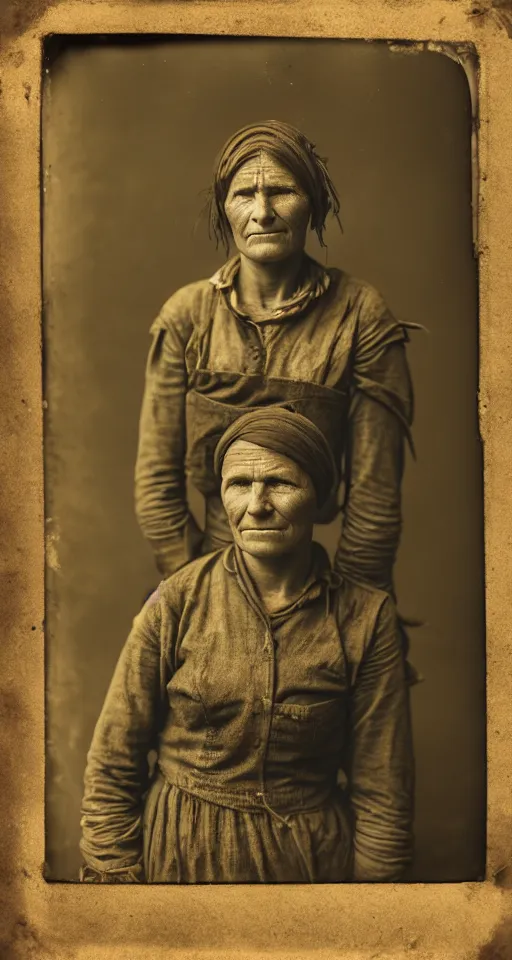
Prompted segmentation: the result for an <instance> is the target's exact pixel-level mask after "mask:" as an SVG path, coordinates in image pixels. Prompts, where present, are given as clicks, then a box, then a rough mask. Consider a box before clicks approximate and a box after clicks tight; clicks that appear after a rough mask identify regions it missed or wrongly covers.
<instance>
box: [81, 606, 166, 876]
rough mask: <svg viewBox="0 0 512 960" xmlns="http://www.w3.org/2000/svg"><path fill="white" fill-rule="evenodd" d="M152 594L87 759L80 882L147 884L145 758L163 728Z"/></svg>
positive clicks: (157, 612) (129, 642)
mask: <svg viewBox="0 0 512 960" xmlns="http://www.w3.org/2000/svg"><path fill="white" fill-rule="evenodd" d="M160 621H161V613H160V604H159V603H158V602H157V599H156V597H155V595H153V598H151V599H150V600H149V601H148V603H147V604H146V606H145V607H144V609H143V610H142V611H141V613H140V614H139V615H138V616H137V617H136V619H135V621H134V624H133V628H132V630H131V633H130V635H129V637H128V640H127V642H126V644H125V646H124V649H123V651H122V653H121V656H120V658H119V661H118V663H117V667H116V669H115V672H114V676H113V679H112V682H111V684H110V688H109V690H108V693H107V696H106V699H105V702H104V705H103V709H102V711H101V715H100V718H99V720H98V723H97V725H96V729H95V731H94V736H93V740H92V744H91V748H90V750H89V753H88V757H87V767H86V772H85V791H84V797H83V803H82V820H81V827H82V840H81V843H80V848H81V851H82V855H83V858H84V863H85V869H84V870H83V871H82V876H81V879H83V880H87V879H89V878H91V879H95V880H97V879H99V880H100V882H116V881H128V882H129V881H130V880H142V879H143V868H142V809H143V795H144V793H145V791H146V789H147V786H148V774H149V765H148V753H149V751H150V750H151V749H153V748H154V747H155V746H156V740H157V736H158V732H159V730H160V728H161V725H162V722H163V708H164V700H163V683H162V681H163V679H164V673H165V671H163V673H162V672H161V671H162V667H161V665H162V664H164V663H165V661H164V659H163V658H162V657H161V653H160V651H161V646H160Z"/></svg>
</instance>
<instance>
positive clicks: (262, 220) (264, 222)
mask: <svg viewBox="0 0 512 960" xmlns="http://www.w3.org/2000/svg"><path fill="white" fill-rule="evenodd" d="M274 218H275V214H274V210H273V207H272V198H271V197H269V195H268V194H267V193H265V192H264V191H263V190H257V191H256V194H255V197H254V206H253V210H252V215H251V219H252V220H254V222H255V223H258V224H260V225H261V226H268V224H269V223H272V221H273V220H274Z"/></svg>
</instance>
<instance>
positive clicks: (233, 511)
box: [221, 489, 247, 520]
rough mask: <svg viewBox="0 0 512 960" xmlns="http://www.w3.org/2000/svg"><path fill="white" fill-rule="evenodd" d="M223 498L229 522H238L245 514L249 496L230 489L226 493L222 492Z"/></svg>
mask: <svg viewBox="0 0 512 960" xmlns="http://www.w3.org/2000/svg"><path fill="white" fill-rule="evenodd" d="M221 496H222V502H223V504H224V509H225V511H226V513H227V515H228V519H229V520H236V519H237V517H239V516H241V515H243V514H244V513H245V507H246V501H247V496H244V494H243V493H241V492H237V491H236V490H233V489H230V490H227V491H225V492H224V493H222V491H221Z"/></svg>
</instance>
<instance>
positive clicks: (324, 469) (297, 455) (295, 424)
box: [214, 405, 338, 507]
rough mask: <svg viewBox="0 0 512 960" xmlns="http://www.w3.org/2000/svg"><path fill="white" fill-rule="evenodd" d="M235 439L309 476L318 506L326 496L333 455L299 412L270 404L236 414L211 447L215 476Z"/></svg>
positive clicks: (331, 479)
mask: <svg viewBox="0 0 512 960" xmlns="http://www.w3.org/2000/svg"><path fill="white" fill-rule="evenodd" d="M236 440H246V441H247V442H248V443H255V444H257V445H258V446H259V447H264V448H265V449H266V450H273V451H274V453H280V454H282V455H283V456H284V457H288V459H289V460H293V462H294V463H296V464H297V465H298V466H299V467H300V468H301V469H302V470H304V472H305V473H307V474H308V476H309V477H311V480H312V482H313V486H314V488H315V492H316V496H317V503H318V506H319V507H321V506H323V505H324V504H325V503H326V502H327V500H328V499H329V496H330V494H331V493H332V491H333V489H334V487H335V484H336V483H337V480H338V471H337V469H336V465H335V462H334V458H333V456H332V453H331V450H330V447H329V444H328V443H327V440H326V439H325V437H324V435H323V433H322V431H321V430H319V429H318V427H316V426H315V424H314V423H312V422H311V420H308V419H307V417H303V416H302V414H301V413H295V412H294V411H293V410H291V409H289V408H287V407H284V406H277V405H275V406H274V405H273V406H269V407H262V408H261V409H260V410H254V411H251V412H250V413H245V414H243V415H242V416H241V417H238V418H237V419H236V420H235V421H234V422H233V423H232V424H231V426H230V427H228V429H227V430H226V431H225V433H223V435H222V437H221V438H220V440H219V443H218V444H217V447H216V450H215V457H214V467H215V473H216V474H217V476H218V477H219V478H220V477H221V475H222V464H223V461H224V457H225V456H226V453H227V451H228V449H229V447H230V446H231V444H232V443H234V442H235V441H236Z"/></svg>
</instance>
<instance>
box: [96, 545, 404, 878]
mask: <svg viewBox="0 0 512 960" xmlns="http://www.w3.org/2000/svg"><path fill="white" fill-rule="evenodd" d="M152 749H155V750H156V751H157V755H158V767H159V769H160V771H161V773H162V774H163V776H164V777H165V778H166V780H167V781H168V782H169V783H171V784H174V785H176V786H177V787H179V788H181V789H183V790H185V791H187V792H188V793H191V794H193V795H194V796H196V797H199V798H202V799H204V800H207V801H209V802H210V803H215V804H219V805H221V806H228V807H232V808H234V809H240V810H249V811H261V810H263V809H266V810H267V811H270V812H273V813H275V814H276V815H283V814H290V813H294V812H299V811H304V810H310V809H316V808H319V807H321V806H322V804H323V803H325V802H326V801H328V800H329V798H332V797H333V794H334V793H335V792H336V791H338V790H339V783H338V782H339V771H340V769H341V770H342V771H343V780H344V781H345V792H344V794H343V796H344V802H346V805H347V810H348V811H349V816H350V819H351V822H352V823H353V850H354V879H357V880H389V879H396V878H397V877H399V876H400V874H401V872H402V870H403V868H404V867H405V866H406V864H407V863H408V862H409V860H410V857H411V846H412V813H413V797H412V791H413V755H412V746H411V729H410V718H409V700H408V691H407V684H406V680H405V670H404V657H403V651H402V648H401V644H400V640H399V638H398V633H397V624H396V615H395V610H394V604H393V601H392V600H391V599H390V597H389V596H387V595H386V594H384V593H383V592H381V591H378V590H376V589H369V588H363V587H360V586H357V585H355V584H351V583H349V582H348V581H347V580H342V579H341V578H340V577H339V576H337V575H336V574H333V573H332V572H331V570H330V567H329V562H328V560H327V557H326V555H325V553H324V551H323V550H322V548H318V549H317V550H316V552H315V564H314V569H313V572H312V575H311V577H310V579H309V581H308V582H307V584H306V586H305V588H304V590H303V592H302V593H301V595H300V596H299V597H298V599H297V600H296V601H295V602H294V603H293V604H292V605H291V606H289V607H288V608H287V609H285V610H282V611H280V612H279V613H278V614H275V615H273V616H269V615H267V614H266V613H265V611H264V609H263V608H262V606H261V603H260V601H259V599H258V597H257V595H256V593H255V590H254V588H253V586H252V584H251V581H250V578H249V577H248V575H247V573H246V571H245V568H244V564H243V558H241V557H240V554H239V553H238V551H237V549H236V548H235V547H233V546H231V547H228V548H227V549H225V550H224V551H221V552H216V553H214V554H211V555H209V556H206V557H204V558H201V559H199V560H196V561H194V562H192V563H190V564H189V565H187V566H186V567H184V568H183V569H181V570H180V571H179V572H177V573H176V574H175V575H174V576H172V577H170V578H169V579H168V580H167V581H165V582H164V583H163V584H162V585H161V586H160V587H159V589H158V591H157V592H156V594H155V595H153V597H152V598H151V600H150V601H148V603H147V604H146V606H145V607H144V609H143V610H142V612H141V613H140V614H139V615H138V616H137V617H136V618H135V621H134V625H133V629H132V632H131V634H130V636H129V638H128V641H127V643H126V645H125V647H124V649H123V652H122V654H121V657H120V659H119V662H118V665H117V668H116V671H115V675H114V678H113V680H112V684H111V686H110V689H109V692H108V695H107V698H106V701H105V704H104V707H103V710H102V713H101V716H100V719H99V721H98V724H97V727H96V730H95V733H94V738H93V742H92V745H91V749H90V752H89V755H88V762H87V770H86V777H85V794H84V800H83V820H82V829H83V837H82V852H83V855H84V860H85V863H86V864H87V865H89V867H91V868H92V869H96V870H98V869H100V870H103V871H109V870H110V871H113V872H116V871H123V870H125V871H126V870H130V869H131V870H133V869H137V867H138V865H140V863H141V859H142V840H141V819H142V811H143V804H144V799H143V798H144V794H145V791H146V790H147V788H148V762H147V756H148V752H149V751H150V750H152Z"/></svg>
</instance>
